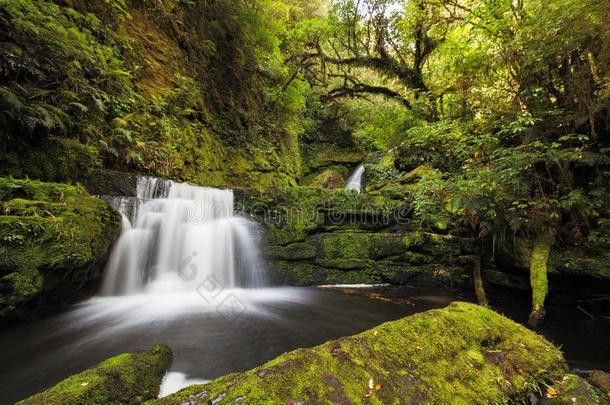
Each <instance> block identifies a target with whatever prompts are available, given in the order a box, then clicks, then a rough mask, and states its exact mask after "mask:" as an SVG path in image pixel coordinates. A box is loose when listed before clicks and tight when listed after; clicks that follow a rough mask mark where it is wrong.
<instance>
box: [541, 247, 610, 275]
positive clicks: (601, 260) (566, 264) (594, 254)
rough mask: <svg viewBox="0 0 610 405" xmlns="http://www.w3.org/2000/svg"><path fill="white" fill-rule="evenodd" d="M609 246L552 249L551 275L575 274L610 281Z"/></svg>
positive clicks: (549, 266) (550, 260)
mask: <svg viewBox="0 0 610 405" xmlns="http://www.w3.org/2000/svg"><path fill="white" fill-rule="evenodd" d="M608 248H609V247H608V246H599V247H597V248H590V249H587V250H585V249H578V248H574V249H565V248H563V249H561V248H560V249H551V254H550V257H549V264H548V272H549V276H551V277H552V276H575V277H588V278H591V279H597V280H604V281H610V251H608Z"/></svg>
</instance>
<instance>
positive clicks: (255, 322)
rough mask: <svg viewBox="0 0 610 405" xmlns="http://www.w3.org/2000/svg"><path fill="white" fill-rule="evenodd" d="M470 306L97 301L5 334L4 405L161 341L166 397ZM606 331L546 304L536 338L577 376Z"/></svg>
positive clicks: (273, 296)
mask: <svg viewBox="0 0 610 405" xmlns="http://www.w3.org/2000/svg"><path fill="white" fill-rule="evenodd" d="M472 299H473V297H472V296H470V295H462V294H461V293H457V292H454V291H450V290H439V289H438V288H425V287H400V288H396V287H390V288H387V287H386V288H372V289H355V288H344V289H320V288H267V289H256V290H228V291H222V293H219V295H218V296H216V297H210V296H205V295H201V294H198V293H195V292H192V293H179V294H172V293H165V294H150V295H135V296H128V297H104V298H93V299H90V300H88V301H85V302H82V303H80V304H77V305H75V306H73V307H72V308H70V309H68V310H67V311H65V312H63V313H61V314H57V315H53V316H50V317H46V318H42V319H36V320H32V321H29V322H25V323H22V324H17V325H12V326H10V327H7V328H4V329H3V330H2V331H0V348H1V349H0V364H2V366H3V367H1V368H0V398H2V399H1V400H0V402H1V403H14V402H15V401H18V400H20V399H23V398H26V397H28V396H30V395H32V394H34V393H37V392H40V391H42V390H44V389H46V388H49V387H51V386H53V385H54V384H56V383H57V382H59V381H61V380H62V379H64V378H66V377H68V376H69V375H71V374H75V373H78V372H80V371H82V370H84V369H86V368H88V367H91V366H93V365H95V364H96V363H98V362H100V361H102V360H104V359H106V358H108V357H111V356H114V355H117V354H119V353H124V352H131V351H137V350H142V349H145V348H147V347H149V346H151V345H152V344H154V343H157V342H162V343H166V344H168V345H169V346H170V347H171V348H172V350H173V352H174V361H173V363H172V366H171V369H170V371H171V373H170V374H169V375H168V377H167V381H166V383H165V384H164V387H163V390H164V392H165V393H169V392H171V391H174V390H176V389H178V388H180V387H181V386H184V385H187V384H188V383H191V382H192V383H198V382H202V381H207V380H212V379H214V378H216V377H219V376H222V375H225V374H228V373H232V372H238V371H245V370H248V369H250V368H253V367H255V366H257V365H260V364H262V363H264V362H266V361H268V360H271V359H273V358H274V357H276V356H278V355H280V354H282V353H284V352H286V351H290V350H293V349H296V348H299V347H311V346H315V345H318V344H320V343H323V342H325V341H327V340H330V339H336V338H338V337H341V336H346V335H352V334H355V333H359V332H361V331H364V330H366V329H369V328H371V327H373V326H375V325H378V324H380V323H382V322H385V321H389V320H394V319H398V318H401V317H403V316H406V315H410V314H413V313H417V312H421V311H425V310H428V309H432V308H440V307H444V306H446V305H448V304H449V303H450V302H451V301H455V300H468V301H472ZM212 301H215V302H212ZM228 304H231V305H228ZM492 304H493V305H494V307H495V309H497V310H498V311H500V312H502V313H504V314H506V315H508V316H511V317H512V318H513V319H515V320H516V321H517V322H524V320H525V319H526V318H527V310H528V302H527V297H522V299H519V298H514V297H512V298H510V299H508V298H505V299H503V300H502V299H500V300H495V301H494V302H492ZM227 308H229V310H227ZM608 326H609V323H608V322H607V321H606V322H603V321H600V320H599V319H597V320H595V321H593V320H592V319H590V317H589V316H587V315H586V314H584V313H583V312H582V311H580V310H578V309H574V308H573V307H570V308H566V307H561V306H554V305H550V306H549V314H548V320H547V323H545V326H544V328H543V329H541V330H540V332H541V333H543V334H544V335H545V336H547V337H548V338H549V339H550V340H552V341H553V342H554V343H556V344H560V345H562V347H563V349H564V350H565V352H566V355H567V357H568V360H569V361H570V365H571V366H572V367H576V368H602V369H606V370H608V369H610V347H609V346H610V345H608V344H607V337H608V335H609V334H608Z"/></svg>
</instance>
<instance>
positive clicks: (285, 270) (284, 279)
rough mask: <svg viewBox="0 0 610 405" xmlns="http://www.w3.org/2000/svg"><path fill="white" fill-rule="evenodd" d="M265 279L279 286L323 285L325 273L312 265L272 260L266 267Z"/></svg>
mask: <svg viewBox="0 0 610 405" xmlns="http://www.w3.org/2000/svg"><path fill="white" fill-rule="evenodd" d="M267 279H268V280H269V281H270V282H271V283H273V284H279V285H293V286H310V285H317V284H323V283H324V282H325V280H326V272H325V270H324V269H323V268H321V267H320V266H318V265H316V264H314V263H301V262H290V261H284V260H277V261H276V260H274V261H270V262H269V263H268V265H267Z"/></svg>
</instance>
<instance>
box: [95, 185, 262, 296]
mask: <svg viewBox="0 0 610 405" xmlns="http://www.w3.org/2000/svg"><path fill="white" fill-rule="evenodd" d="M105 200H106V201H107V202H108V203H109V204H111V205H112V206H114V207H115V208H116V209H118V210H119V211H120V212H121V214H122V215H123V223H124V227H123V232H122V234H121V236H120V238H119V240H118V241H117V243H116V245H115V247H114V249H113V252H112V254H111V256H110V259H109V261H108V264H107V266H106V271H105V273H104V279H103V281H102V289H101V295H106V296H109V295H130V294H136V293H159V292H177V291H182V290H185V291H186V290H188V289H189V288H190V289H192V290H193V291H194V290H195V289H197V288H198V287H197V286H201V285H202V283H208V285H215V286H217V288H236V287H259V286H261V285H262V284H263V283H262V272H263V260H262V255H261V253H260V250H259V243H258V241H257V236H258V234H259V231H258V226H257V224H256V223H255V222H253V221H249V220H247V219H246V218H243V217H239V216H235V215H234V211H233V191H232V190H221V189H215V188H210V187H199V186H195V185H191V184H187V183H176V182H173V181H171V180H165V179H159V178H155V177H140V178H138V184H137V198H127V197H111V198H105Z"/></svg>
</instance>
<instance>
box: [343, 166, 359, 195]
mask: <svg viewBox="0 0 610 405" xmlns="http://www.w3.org/2000/svg"><path fill="white" fill-rule="evenodd" d="M363 173H364V164H361V165H359V166H358V167H357V168H356V170H354V172H353V173H352V175H351V176H349V178H348V179H347V182H346V183H345V188H347V189H350V190H356V191H357V192H360V191H362V174H363Z"/></svg>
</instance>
